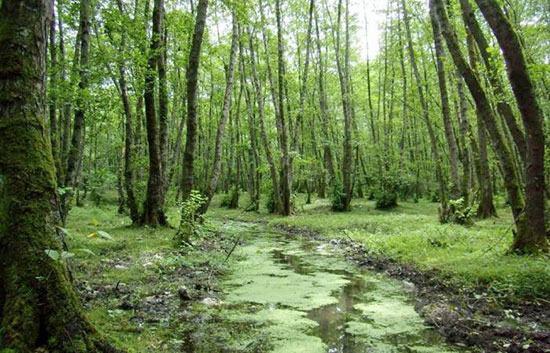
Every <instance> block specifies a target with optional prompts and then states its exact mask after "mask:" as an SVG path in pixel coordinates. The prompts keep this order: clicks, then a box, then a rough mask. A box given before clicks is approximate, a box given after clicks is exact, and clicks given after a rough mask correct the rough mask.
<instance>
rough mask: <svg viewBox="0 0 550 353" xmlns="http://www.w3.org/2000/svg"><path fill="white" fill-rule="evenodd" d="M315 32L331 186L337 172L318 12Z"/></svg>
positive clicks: (324, 149) (322, 116)
mask: <svg viewBox="0 0 550 353" xmlns="http://www.w3.org/2000/svg"><path fill="white" fill-rule="evenodd" d="M315 32H316V35H317V40H316V44H317V56H318V60H319V75H318V81H319V109H320V110H321V118H322V124H323V137H324V140H323V157H324V159H323V161H324V167H325V169H326V170H327V171H328V175H329V186H330V187H333V186H334V181H335V179H336V172H335V170H334V163H333V157H332V150H331V148H330V136H329V127H328V125H329V124H328V120H329V118H328V104H327V93H326V90H325V66H324V62H323V53H322V51H321V38H320V35H319V19H318V16H317V13H316V14H315Z"/></svg>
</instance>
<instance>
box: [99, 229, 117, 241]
mask: <svg viewBox="0 0 550 353" xmlns="http://www.w3.org/2000/svg"><path fill="white" fill-rule="evenodd" d="M97 234H98V235H99V236H100V237H102V238H104V239H108V240H115V238H113V237H112V236H111V234H109V233H107V232H104V231H102V230H98V231H97Z"/></svg>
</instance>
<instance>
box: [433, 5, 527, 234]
mask: <svg viewBox="0 0 550 353" xmlns="http://www.w3.org/2000/svg"><path fill="white" fill-rule="evenodd" d="M430 1H431V3H433V6H434V8H435V11H436V14H437V17H438V20H439V23H440V25H441V30H442V34H443V37H444V38H445V41H446V42H447V47H448V48H449V52H450V53H451V56H452V58H453V62H454V63H455V65H456V67H457V69H458V71H459V72H460V73H461V75H462V77H463V78H464V81H465V82H466V84H467V86H468V88H469V89H470V93H471V94H472V97H473V98H474V101H475V103H476V107H477V109H478V111H479V114H480V116H481V118H482V120H483V122H484V124H485V126H486V128H487V131H488V132H489V134H490V136H491V141H492V143H493V147H494V151H495V153H496V154H497V157H498V159H499V162H500V167H501V170H502V174H503V177H504V184H505V187H506V190H507V192H508V199H509V202H510V207H511V208H512V214H513V216H514V221H515V224H516V228H517V234H524V232H525V231H526V222H525V216H524V214H523V209H524V206H525V203H524V200H523V197H522V192H521V187H520V184H519V178H518V174H517V170H516V168H515V164H514V160H513V157H512V153H511V150H510V147H509V146H508V144H507V141H506V139H505V138H504V135H503V134H502V131H501V130H500V129H499V127H498V123H497V120H496V117H495V115H494V113H493V110H492V109H491V104H490V102H489V99H488V97H487V94H486V93H485V90H484V89H483V87H482V86H481V83H480V81H479V79H478V78H477V76H476V75H475V73H474V71H473V70H472V68H471V67H470V65H468V63H467V62H466V60H465V59H464V57H463V55H462V53H461V51H460V47H459V44H458V39H457V36H456V33H455V32H454V31H453V29H452V28H451V25H450V24H449V18H448V17H447V12H446V10H445V6H444V4H443V1H442V0H430Z"/></svg>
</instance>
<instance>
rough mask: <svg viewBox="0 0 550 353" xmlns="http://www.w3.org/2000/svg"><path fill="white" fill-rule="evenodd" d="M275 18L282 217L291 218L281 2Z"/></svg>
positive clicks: (276, 9) (277, 4)
mask: <svg viewBox="0 0 550 353" xmlns="http://www.w3.org/2000/svg"><path fill="white" fill-rule="evenodd" d="M275 17H276V18H277V53H278V87H279V92H278V93H279V97H278V98H279V100H278V103H279V116H278V118H279V124H278V125H279V127H280V129H279V135H280V139H281V147H282V148H281V149H282V157H281V167H282V173H281V201H282V203H283V208H282V210H281V211H282V213H281V214H282V215H284V216H290V214H291V213H292V200H291V198H292V190H291V189H292V176H291V169H290V168H291V166H290V156H289V151H288V149H289V148H288V131H287V126H286V121H285V111H284V104H285V100H286V97H285V90H284V88H285V81H284V72H285V66H284V65H285V64H284V51H283V29H282V23H281V1H280V0H275Z"/></svg>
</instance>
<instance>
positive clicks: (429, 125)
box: [401, 0, 449, 222]
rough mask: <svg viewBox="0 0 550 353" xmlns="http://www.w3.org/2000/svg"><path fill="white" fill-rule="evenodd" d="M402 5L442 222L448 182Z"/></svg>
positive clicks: (444, 219) (405, 11)
mask: <svg viewBox="0 0 550 353" xmlns="http://www.w3.org/2000/svg"><path fill="white" fill-rule="evenodd" d="M401 6H402V11H403V22H404V23H405V33H406V35H407V47H408V51H409V57H410V60H411V66H412V69H413V74H414V78H415V80H416V81H417V88H418V97H419V99H420V105H421V106H422V115H423V117H424V122H425V123H426V127H427V129H428V135H429V138H430V146H431V150H432V155H433V159H434V162H435V174H436V177H437V181H438V183H439V197H440V201H441V210H440V215H439V220H440V221H441V222H446V221H447V220H448V218H449V215H448V209H447V208H448V204H447V201H448V200H447V190H446V185H445V184H446V183H445V179H444V177H443V170H442V168H441V159H440V157H439V147H438V145H437V138H436V136H435V132H434V129H433V126H432V122H431V121H430V116H429V110H428V103H427V102H426V99H425V96H424V90H423V87H422V85H421V84H420V82H424V80H422V77H421V76H420V71H419V70H418V65H417V63H416V55H415V53H414V47H413V40H412V35H411V26H410V23H409V14H408V12H407V8H406V5H405V0H401Z"/></svg>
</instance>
